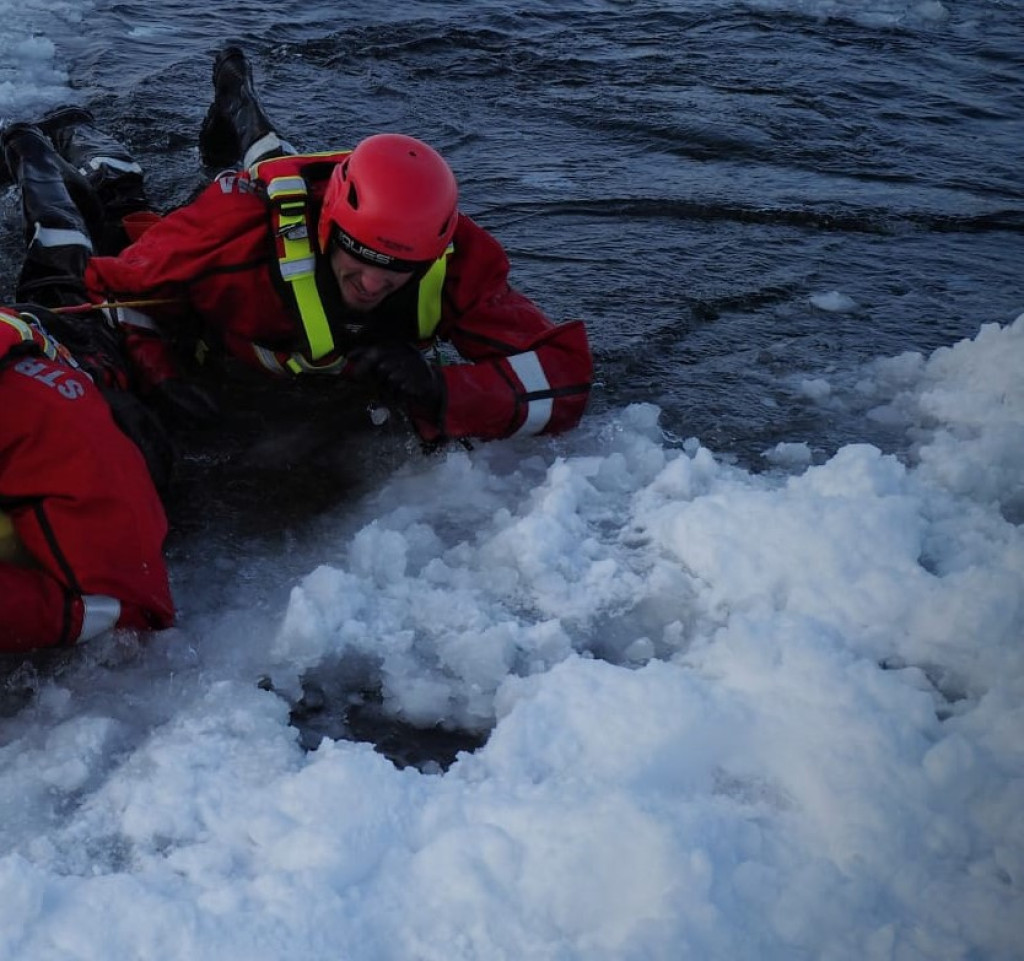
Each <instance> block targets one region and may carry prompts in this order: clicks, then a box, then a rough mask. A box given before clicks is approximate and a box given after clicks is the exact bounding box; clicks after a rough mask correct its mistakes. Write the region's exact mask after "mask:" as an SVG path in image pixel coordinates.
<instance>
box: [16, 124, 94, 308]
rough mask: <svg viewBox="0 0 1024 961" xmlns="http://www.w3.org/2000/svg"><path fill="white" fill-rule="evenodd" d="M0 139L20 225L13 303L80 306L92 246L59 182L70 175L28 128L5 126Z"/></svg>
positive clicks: (43, 139) (37, 133)
mask: <svg viewBox="0 0 1024 961" xmlns="http://www.w3.org/2000/svg"><path fill="white" fill-rule="evenodd" d="M0 141H2V144H3V152H4V159H5V161H6V163H7V166H8V168H9V170H10V172H11V177H12V178H13V179H14V181H15V182H16V183H17V184H18V185H19V186H20V187H21V208H22V214H23V216H24V221H25V239H26V244H27V251H26V254H25V262H24V265H23V266H22V270H21V276H20V278H19V281H18V299H19V300H35V301H37V302H39V303H42V304H45V305H46V306H50V307H56V306H62V305H65V304H78V303H82V302H83V301H84V300H85V294H84V286H83V282H82V278H83V275H84V272H85V265H86V263H87V261H88V258H89V256H90V255H91V254H92V250H93V248H92V238H91V236H90V231H89V227H88V224H87V221H86V217H85V215H84V214H83V212H82V210H80V209H79V206H78V204H76V202H75V199H74V198H73V197H72V195H71V192H70V190H69V189H68V185H67V182H66V180H65V178H66V177H67V176H69V175H73V174H74V171H69V169H68V165H67V164H66V163H65V162H64V161H63V160H62V159H61V157H60V156H59V155H58V153H57V152H56V150H55V149H54V146H53V144H52V143H51V142H50V140H49V138H48V137H47V136H46V135H45V134H44V133H43V132H42V131H41V130H40V129H39V128H38V127H36V126H34V125H32V124H28V123H15V124H11V126H9V127H7V128H6V129H5V130H4V131H3V134H2V136H0Z"/></svg>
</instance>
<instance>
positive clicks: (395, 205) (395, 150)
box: [319, 133, 459, 270]
mask: <svg viewBox="0 0 1024 961" xmlns="http://www.w3.org/2000/svg"><path fill="white" fill-rule="evenodd" d="M458 201H459V191H458V186H457V185H456V183H455V175H454V174H453V173H452V171H451V168H450V167H449V166H448V164H447V163H445V161H444V159H443V158H442V157H441V155H440V154H439V153H437V151H435V150H434V149H433V148H431V147H428V146H427V145H426V144H425V143H423V142H422V141H420V140H417V139H416V138H415V137H408V136H406V135H405V134H398V133H379V134H374V136H372V137H367V138H366V139H365V140H363V141H361V142H360V143H359V144H358V145H357V146H356V148H355V150H353V151H352V153H350V154H349V155H348V157H346V158H345V159H344V160H343V161H342V162H341V163H339V164H338V165H337V166H336V167H335V168H334V170H333V171H332V173H331V178H330V180H329V181H328V184H327V190H326V191H325V192H324V203H323V209H322V210H321V213H320V225H319V237H320V249H321V250H324V251H326V250H327V248H328V244H329V243H330V242H332V241H333V242H334V243H337V244H340V245H341V247H342V248H343V249H344V250H346V251H348V252H349V253H350V254H352V255H353V256H355V257H357V258H358V259H360V260H364V261H366V262H367V263H371V264H376V265H377V266H380V267H387V268H390V269H392V270H415V269H417V268H418V267H421V266H422V265H423V264H424V263H430V262H432V261H434V260H437V258H438V257H440V256H441V254H443V253H444V250H445V248H446V247H447V246H448V244H449V243H450V242H451V239H452V235H453V234H454V233H455V223H456V220H457V219H458Z"/></svg>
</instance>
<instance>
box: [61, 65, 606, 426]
mask: <svg viewBox="0 0 1024 961" xmlns="http://www.w3.org/2000/svg"><path fill="white" fill-rule="evenodd" d="M214 87H215V91H216V96H215V99H214V102H213V104H212V106H211V108H210V111H209V114H208V116H207V120H206V123H205V124H204V129H203V134H202V138H201V146H202V150H203V155H204V157H205V158H206V159H207V161H210V160H211V159H217V160H221V161H227V162H228V163H231V162H232V161H233V162H234V163H235V164H236V165H238V166H236V169H231V170H228V171H225V172H224V173H222V174H220V175H219V176H218V177H217V178H216V179H215V180H214V182H213V183H211V184H210V185H209V186H208V187H207V188H206V189H205V190H203V191H202V192H201V193H200V194H199V196H198V197H197V198H196V199H195V200H194V201H192V202H191V203H189V204H187V205H185V206H183V207H180V208H178V209H176V210H174V211H172V212H171V213H168V214H167V215H166V216H164V217H162V218H157V217H155V216H154V215H152V214H149V215H148V218H147V215H146V214H145V213H143V214H142V215H141V217H139V216H134V217H129V218H128V219H127V221H126V222H131V221H133V220H134V221H135V222H136V224H138V223H139V222H140V221H141V222H142V223H143V226H144V227H145V228H146V229H145V230H144V232H142V233H141V235H139V236H138V239H137V240H135V242H133V243H131V244H130V245H129V246H127V247H126V248H125V249H124V250H123V251H122V252H120V253H119V254H117V255H116V256H94V257H92V258H91V259H90V260H89V263H88V266H87V268H86V271H85V281H86V285H87V288H88V295H89V297H90V299H91V300H92V302H93V303H104V304H110V303H112V302H114V303H116V302H132V303H133V306H125V307H107V308H105V309H106V310H107V311H108V314H109V315H110V316H112V317H114V318H116V320H117V321H118V322H119V323H120V324H121V325H122V327H123V329H124V330H125V332H126V334H127V341H128V346H129V351H130V353H131V356H132V359H133V362H134V364H135V367H136V370H137V372H138V374H139V375H140V380H141V383H142V385H143V386H142V388H141V389H142V390H144V391H148V392H151V393H152V394H154V395H161V394H162V393H174V391H172V390H170V388H175V389H176V385H177V384H178V383H180V380H181V377H180V373H179V364H178V361H179V358H180V353H179V355H177V356H176V354H175V352H174V351H173V350H172V349H171V343H172V342H174V341H175V340H181V339H182V337H183V334H184V333H185V332H189V333H188V335H187V337H185V338H184V339H185V342H186V344H187V347H188V349H189V350H190V351H192V350H194V347H195V345H196V343H197V342H198V343H199V344H200V346H201V348H202V349H203V350H213V351H215V352H219V353H221V354H223V355H227V356H229V357H233V358H237V359H241V360H242V361H244V362H246V363H247V364H248V365H250V366H253V367H257V368H259V369H261V370H264V371H269V372H271V373H273V374H277V375H280V376H292V375H297V374H301V375H306V374H311V373H319V374H325V373H328V374H340V375H341V376H342V377H343V378H347V379H350V380H355V381H357V382H361V383H364V384H367V385H370V386H372V387H373V388H374V389H376V390H378V391H379V392H380V393H381V395H382V396H383V398H384V399H386V400H390V401H394V402H398V403H399V404H402V405H403V406H404V407H405V408H406V410H407V411H408V412H409V414H410V416H411V419H412V422H413V424H414V425H415V428H416V430H417V431H418V432H419V434H420V436H421V437H422V438H423V439H424V440H426V441H439V440H444V439H446V438H470V437H476V438H481V439H494V438H502V437H509V436H512V435H516V434H540V433H557V432H560V431H564V430H567V429H569V428H572V427H574V426H575V425H576V424H577V423H578V421H579V419H580V417H581V416H582V414H583V411H584V408H585V406H586V403H587V399H588V396H589V391H590V384H591V379H592V374H593V369H592V368H593V362H592V358H591V354H590V348H589V345H588V342H587V336H586V331H585V329H584V326H583V324H582V322H580V321H570V322H566V323H562V324H557V325H556V324H554V323H552V322H551V321H550V320H549V319H548V318H547V317H546V316H545V315H544V313H543V312H542V311H541V310H540V309H539V308H538V307H537V306H536V305H535V304H534V303H533V302H532V301H531V300H529V299H528V298H527V297H526V296H524V295H523V294H522V293H520V292H518V291H516V290H514V289H513V288H512V287H511V286H510V285H509V282H508V270H509V262H508V258H507V256H506V254H505V251H504V250H503V248H502V247H501V245H500V244H499V243H498V241H497V240H495V239H494V238H493V237H492V236H491V235H490V234H489V233H487V232H486V231H485V230H483V229H482V228H481V227H479V226H478V225H477V224H475V223H474V222H473V221H472V220H471V219H470V218H469V217H467V216H465V215H464V214H460V213H459V212H458V208H457V200H458V191H457V186H456V182H455V177H454V175H453V174H452V171H451V170H450V168H449V167H448V164H447V163H446V162H445V161H444V160H443V159H442V158H441V157H440V156H439V155H438V154H437V153H436V152H435V151H434V150H433V149H431V148H430V147H429V146H427V145H426V144H424V143H422V142H421V141H419V140H416V139H414V138H412V137H406V136H403V135H400V134H378V135H375V136H372V137H369V138H367V139H366V140H363V141H362V142H361V143H359V144H358V145H357V146H356V147H355V149H354V150H351V151H338V152H334V153H324V154H312V155H297V154H294V153H292V152H291V148H290V147H288V145H287V144H284V143H283V142H282V141H281V140H280V139H279V138H278V137H277V134H276V133H275V132H274V130H273V127H272V126H271V124H270V123H269V121H268V120H267V117H266V114H265V113H264V111H263V109H262V107H261V105H260V104H259V101H258V100H257V98H256V94H255V91H254V89H253V86H252V77H251V71H250V68H249V65H248V63H247V62H246V60H245V57H244V55H243V54H242V52H241V51H240V50H238V48H233V47H229V48H227V49H226V50H224V51H223V52H222V53H221V54H220V55H219V56H218V58H217V62H216V65H215V68H214ZM48 123H49V129H48V134H49V136H50V137H51V139H52V141H53V143H54V145H55V147H56V149H57V151H58V152H59V153H60V154H61V156H62V157H64V158H65V160H66V161H68V162H69V163H70V164H71V165H72V166H74V167H77V168H78V169H79V170H81V171H86V170H88V169H92V170H100V171H104V172H105V174H106V176H108V178H109V182H110V183H111V184H116V183H118V182H119V178H121V177H122V176H127V177H129V178H135V179H134V180H133V187H132V190H135V192H136V195H137V196H136V199H137V200H138V203H137V204H136V205H135V206H136V207H137V208H138V210H144V209H145V202H144V199H143V196H142V194H141V190H136V188H137V187H140V184H141V180H140V179H139V178H138V173H139V171H138V166H137V165H135V164H134V161H132V159H131V157H130V155H129V154H128V153H127V151H125V149H124V148H123V147H122V146H120V145H118V144H117V143H116V141H113V140H112V139H111V138H109V137H107V136H106V135H105V134H103V133H102V132H100V131H98V130H97V129H96V127H95V125H94V123H93V121H92V118H91V115H89V114H88V112H86V111H83V110H80V109H77V108H70V109H68V110H65V111H64V113H63V114H62V115H54V116H52V117H51V118H50V120H49V121H48ZM239 161H241V163H240V165H239ZM132 190H129V191H128V192H129V193H131V192H132ZM101 192H102V191H101ZM128 207H131V205H130V204H129V205H128ZM120 212H121V213H131V211H130V210H128V209H126V208H124V209H121V210H120ZM136 232H137V228H136ZM139 301H146V302H148V303H146V304H143V305H139V303H138V302H139ZM154 302H155V303H154ZM197 320H198V323H199V330H198V331H197V330H196V321H197ZM439 342H449V343H451V345H452V346H453V347H454V348H455V350H456V351H457V352H458V354H459V355H460V359H461V362H453V363H448V364H444V365H442V364H440V363H437V362H436V361H435V360H431V359H430V358H428V356H426V354H425V353H424V351H425V350H426V349H427V348H430V347H432V346H436V345H437V344H438V343H439Z"/></svg>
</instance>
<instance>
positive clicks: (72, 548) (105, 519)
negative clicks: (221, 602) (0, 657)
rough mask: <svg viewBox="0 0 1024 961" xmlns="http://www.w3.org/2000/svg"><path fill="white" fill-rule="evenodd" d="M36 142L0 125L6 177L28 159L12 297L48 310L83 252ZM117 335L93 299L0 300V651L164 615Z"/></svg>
mask: <svg viewBox="0 0 1024 961" xmlns="http://www.w3.org/2000/svg"><path fill="white" fill-rule="evenodd" d="M41 141H42V135H41V134H39V132H38V131H37V130H35V129H34V128H25V127H24V126H23V125H14V126H12V127H10V128H8V129H7V130H5V131H4V133H3V146H4V153H5V155H6V160H7V162H8V164H9V165H10V167H11V170H12V172H13V173H14V174H15V176H16V177H18V179H19V180H22V179H23V178H22V173H23V167H24V164H25V162H27V163H29V164H30V165H31V168H32V176H31V177H28V178H24V182H23V191H22V200H23V203H22V209H23V213H24V215H25V226H26V230H27V234H28V236H29V238H30V244H29V250H28V254H27V256H26V260H25V265H24V267H23V269H22V274H21V277H20V279H19V285H18V297H19V298H21V297H23V296H24V297H28V296H33V297H34V298H38V299H40V300H43V301H49V303H50V304H51V306H54V307H56V308H57V310H61V309H63V307H62V306H61V305H64V306H69V305H72V304H75V305H79V306H80V305H82V304H83V303H85V301H84V296H83V291H82V290H81V279H80V276H79V278H78V280H77V287H76V284H75V282H74V280H73V274H74V267H73V266H72V267H71V268H70V272H69V268H68V262H69V260H70V261H71V262H73V261H75V260H76V259H79V260H80V259H81V258H82V257H83V256H84V254H85V253H86V252H87V251H88V249H89V246H90V239H89V238H88V236H87V233H86V230H85V225H84V223H83V222H82V221H81V219H80V217H79V212H78V209H77V207H76V206H75V205H74V204H73V203H72V202H71V199H70V196H69V195H68V193H67V192H66V190H65V185H64V183H63V181H62V180H61V179H59V177H58V176H57V175H58V174H59V172H58V171H57V170H55V169H54V168H52V167H48V165H47V163H46V159H45V150H46V146H45V144H43V143H42V142H41ZM69 278H72V279H71V280H70V282H69ZM58 330H59V331H61V332H63V333H66V334H67V338H66V342H65V343H60V342H58V341H57V340H56V339H55V337H54V336H53V334H54V332H56V331H58ZM118 346H119V345H118V339H117V332H116V331H113V330H111V329H110V327H109V326H107V324H106V322H105V320H104V318H103V317H102V316H101V315H99V314H98V313H97V312H96V311H95V310H91V311H88V312H84V313H77V312H76V313H70V314H60V313H57V312H54V311H51V310H48V309H46V308H45V307H42V306H35V305H19V306H10V307H0V653H4V654H12V653H17V654H21V653H25V652H28V651H32V650H35V649H40V648H52V647H60V646H69V645H72V644H81V643H82V642H84V641H87V640H90V639H91V638H93V637H96V636H97V635H98V634H101V633H102V632H104V631H106V630H108V629H110V628H114V627H118V628H131V629H137V630H147V631H148V630H158V629H162V628H166V627H169V626H170V625H171V624H172V622H173V620H174V613H175V612H174V604H173V601H172V597H171V590H170V585H169V582H168V576H167V569H166V566H165V562H164V557H163V553H162V552H163V544H164V538H165V536H166V533H167V521H166V517H165V514H164V510H163V506H162V504H161V501H160V497H159V495H158V492H157V488H156V483H155V481H154V478H153V476H151V470H152V471H153V473H154V474H156V475H157V477H158V478H160V479H161V480H162V479H164V478H165V475H166V470H167V467H168V465H169V459H168V458H169V449H168V448H167V446H166V443H167V442H166V438H165V437H164V436H163V434H162V431H161V429H160V427H159V426H158V425H157V424H156V423H155V421H154V420H153V419H152V416H151V414H150V413H149V412H148V411H147V410H145V409H144V408H143V407H142V405H141V403H140V402H139V401H138V399H137V398H135V397H134V396H133V395H131V394H130V393H129V392H127V391H126V390H124V387H125V384H126V380H125V374H124V368H123V358H122V357H120V356H119V355H118ZM69 347H73V348H74V349H76V350H77V356H76V355H75V354H73V353H72V352H71V351H70V350H69V349H68V348H69ZM129 435H131V437H132V438H133V439H134V440H135V441H136V442H134V443H133V439H130V437H129ZM142 448H145V449H146V452H147V454H148V455H149V456H148V459H147V457H145V456H143V453H142Z"/></svg>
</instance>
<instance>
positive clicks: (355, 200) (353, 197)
mask: <svg viewBox="0 0 1024 961" xmlns="http://www.w3.org/2000/svg"><path fill="white" fill-rule="evenodd" d="M348 205H349V206H350V207H351V208H352V209H353V210H358V209H359V194H357V193H356V185H355V184H349V185H348Z"/></svg>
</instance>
